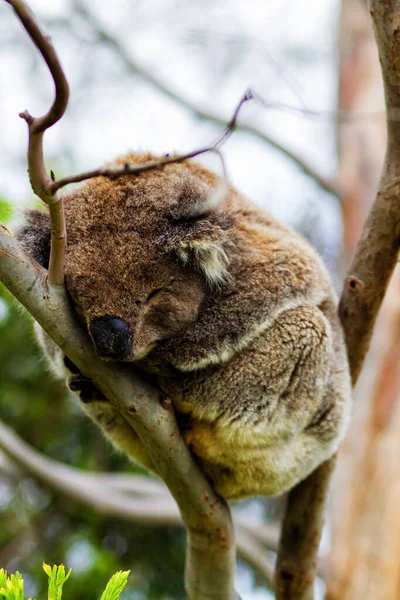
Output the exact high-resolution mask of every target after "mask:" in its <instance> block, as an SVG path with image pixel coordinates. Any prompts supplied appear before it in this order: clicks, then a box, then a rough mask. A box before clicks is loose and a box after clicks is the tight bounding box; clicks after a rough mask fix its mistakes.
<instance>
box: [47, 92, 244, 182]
mask: <svg viewBox="0 0 400 600" xmlns="http://www.w3.org/2000/svg"><path fill="white" fill-rule="evenodd" d="M252 98H253V94H252V92H251V90H247V91H246V92H245V93H244V94H243V96H242V98H241V99H240V100H239V102H238V104H237V106H236V108H235V111H234V113H233V116H232V118H231V120H230V121H229V123H227V124H226V125H225V129H224V131H223V132H222V133H221V134H220V135H219V136H218V138H217V139H216V140H215V141H214V142H213V143H212V144H210V145H209V146H205V147H204V148H199V149H197V150H192V151H191V152H187V153H186V154H172V155H167V156H165V157H164V158H160V159H157V160H151V161H149V162H147V163H141V164H137V165H133V164H129V163H125V164H124V165H120V166H105V167H100V168H98V169H93V170H91V171H86V172H84V173H79V174H78V175H70V176H69V177H63V178H62V179H59V180H58V181H53V183H51V184H50V185H49V187H48V191H49V192H50V193H52V194H55V193H56V192H57V191H58V190H59V189H60V188H62V187H64V186H66V185H68V184H70V183H79V182H81V181H85V180H87V179H92V178H93V177H109V178H110V179H116V178H117V177H123V176H126V175H139V174H140V173H144V172H145V171H153V170H154V169H162V168H163V167H164V166H165V165H168V164H171V163H179V162H183V161H184V160H188V159H189V158H194V157H195V156H200V155H201V154H206V153H207V152H215V153H216V154H217V155H218V156H219V158H220V160H221V163H222V170H223V177H224V179H226V169H225V163H224V159H223V156H222V153H221V152H220V150H219V148H220V146H221V145H222V144H223V143H224V142H225V141H226V140H227V139H228V137H229V136H230V135H231V134H232V133H233V132H234V131H235V129H236V128H237V120H238V117H239V112H240V109H241V108H242V106H243V104H245V102H248V101H249V100H252Z"/></svg>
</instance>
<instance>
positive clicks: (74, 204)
mask: <svg viewBox="0 0 400 600" xmlns="http://www.w3.org/2000/svg"><path fill="white" fill-rule="evenodd" d="M155 158H157V157H155V156H153V155H151V154H134V153H132V154H128V155H126V156H123V157H121V158H119V159H117V160H115V161H114V162H113V163H111V164H113V165H123V164H125V163H127V162H129V163H144V162H147V161H149V160H153V159H155ZM218 185H219V178H218V177H217V176H216V175H215V174H213V173H212V172H210V171H209V170H207V169H205V168H204V167H203V166H201V165H200V164H197V163H196V162H193V161H185V162H183V163H179V164H170V165H168V166H165V167H164V168H163V169H162V170H153V171H148V172H143V173H141V174H139V175H137V176H132V175H126V176H122V177H120V178H117V179H114V180H109V179H107V178H105V177H98V178H95V179H92V180H89V181H87V182H85V183H84V184H82V185H81V186H80V187H78V188H77V189H75V190H74V191H73V192H72V193H69V194H66V196H65V217H66V224H67V234H68V247H67V253H66V262H65V281H66V287H67V290H68V292H69V295H70V298H71V302H72V304H73V306H74V308H75V310H76V313H77V316H78V318H79V319H80V321H81V323H82V325H83V326H84V327H85V328H87V331H88V333H89V335H90V337H91V340H92V342H93V345H94V348H95V351H96V353H97V355H98V357H99V358H100V359H102V360H107V361H124V362H129V363H131V365H132V368H134V369H138V370H139V371H140V372H141V373H142V374H143V376H144V377H145V378H148V379H150V380H151V381H152V382H153V383H155V384H156V385H157V386H158V387H159V388H160V389H161V390H162V393H163V394H164V395H165V396H166V397H168V398H169V399H170V400H171V402H172V404H173V406H174V409H175V412H176V416H177V420H178V424H179V426H180V429H181V431H182V435H183V436H184V439H185V440H186V443H187V444H188V446H189V448H190V449H191V451H192V453H193V455H194V457H195V459H196V461H197V463H198V464H199V466H200V467H201V469H202V470H203V471H204V473H205V474H206V476H207V477H208V478H209V479H210V480H211V482H212V484H213V485H214V488H215V490H216V492H217V493H218V494H220V495H221V496H222V497H224V498H226V499H239V498H243V497H246V496H254V495H266V496H276V495H279V494H282V493H283V492H285V491H287V490H288V489H290V488H291V487H292V486H294V485H295V484H296V483H298V482H299V481H301V480H302V479H304V478H305V477H306V476H307V475H308V474H309V473H310V472H311V471H313V470H314V469H315V468H316V467H317V466H318V465H319V464H320V463H321V462H323V461H325V460H327V459H328V458H329V457H330V456H331V455H332V454H333V453H334V452H335V451H336V449H337V447H338V444H339V442H340V440H341V439H342V437H343V435H344V432H345V429H346V424H347V422H348V419H349V411H350V404H351V386H350V377H349V369H348V363H347V357H346V349H345V344H344V338H343V332H342V329H341V326H340V323H339V319H338V316H337V298H336V295H335V292H334V290H333V287H332V284H331V282H330V278H329V275H328V273H327V270H326V269H325V267H324V265H323V264H322V262H321V260H320V258H319V257H318V256H317V254H316V252H315V251H314V250H313V249H312V248H311V247H310V246H309V244H308V243H307V242H306V241H305V240H304V239H302V238H301V237H300V236H299V235H298V234H297V233H295V232H294V231H293V230H292V229H290V228H289V227H286V226H284V225H282V224H281V223H280V222H279V221H277V220H276V219H275V218H274V217H273V216H271V215H270V214H268V213H267V212H265V211H264V210H262V209H261V208H259V207H258V206H256V205H254V204H252V203H251V202H249V201H248V200H247V199H245V198H244V197H243V196H242V195H241V194H239V193H238V192H237V191H235V190H234V189H232V188H231V187H229V190H228V191H227V193H226V194H225V195H224V197H223V198H222V199H221V201H220V202H219V203H217V202H215V198H216V195H217V194H216V189H218ZM18 237H19V239H20V241H21V243H22V245H23V246H24V248H25V249H26V250H27V251H28V252H29V253H30V254H31V255H32V256H33V257H34V258H35V259H36V260H37V261H38V262H39V263H40V264H41V265H43V266H44V267H47V265H48V260H49V253H50V221H49V218H48V216H47V215H46V214H45V213H42V212H39V211H29V212H28V214H27V219H26V223H25V224H24V226H23V227H22V228H21V229H20V231H19V234H18ZM39 338H40V341H41V344H42V346H43V347H44V349H45V352H46V354H47V356H48V357H49V359H50V361H51V362H52V363H53V364H56V365H58V368H59V367H60V365H61V366H62V367H63V369H64V377H65V372H66V369H67V370H68V371H69V374H70V375H71V374H72V376H71V377H70V378H69V380H68V381H69V387H70V389H72V390H73V391H74V392H75V393H76V394H77V395H78V397H79V400H80V403H81V404H82V406H83V408H84V409H85V410H86V412H87V413H88V414H89V416H90V417H91V418H92V419H93V420H94V421H96V422H97V423H98V424H99V425H100V427H101V428H102V429H103V431H104V432H105V434H106V436H108V438H109V439H110V440H111V441H112V442H113V443H114V445H115V446H116V447H117V448H119V449H120V450H122V451H125V452H126V453H127V454H128V455H129V457H130V458H132V459H133V460H134V461H136V462H138V463H139V464H141V465H143V466H144V467H146V468H147V469H149V470H150V471H153V472H154V471H155V469H154V467H153V465H152V463H151V460H150V458H149V457H148V455H147V453H146V451H145V449H144V447H143V446H142V444H141V442H140V440H139V438H137V437H136V436H135V434H134V433H133V432H132V430H131V428H130V427H129V426H128V425H127V424H126V422H125V420H124V419H123V417H122V415H121V414H119V412H118V411H116V410H115V409H114V408H113V407H112V405H111V404H110V403H109V402H108V401H107V399H106V398H105V397H104V396H103V395H102V394H101V392H100V391H99V390H98V389H97V388H96V387H95V386H94V384H93V383H92V382H91V381H90V380H89V379H88V378H87V377H86V376H85V375H84V374H83V373H80V372H79V371H78V369H76V367H75V366H74V365H73V364H72V362H71V361H70V360H69V359H67V358H63V356H62V353H61V350H59V349H58V348H57V347H56V346H55V344H54V343H53V342H52V341H51V340H50V339H49V338H48V337H47V336H46V335H45V334H44V332H43V331H41V332H39Z"/></svg>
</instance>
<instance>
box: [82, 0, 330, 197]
mask: <svg viewBox="0 0 400 600" xmlns="http://www.w3.org/2000/svg"><path fill="white" fill-rule="evenodd" d="M75 7H76V9H77V11H78V12H79V13H80V14H81V15H82V16H83V17H84V18H85V19H86V20H87V22H88V23H89V24H90V25H91V27H92V29H93V31H94V32H95V33H96V35H97V36H98V38H99V40H101V41H102V42H104V43H106V44H107V45H108V46H109V47H110V48H112V49H113V50H114V52H115V53H116V54H117V55H118V57H119V58H120V59H121V60H122V62H123V63H124V65H125V67H126V68H127V70H128V71H129V72H130V73H132V74H134V75H138V76H139V77H141V78H142V79H143V80H144V81H146V82H147V83H150V84H151V85H152V86H153V87H154V88H156V89H157V90H158V91H160V92H161V93H162V94H164V95H165V96H167V97H168V98H170V99H171V100H173V101H174V102H176V103H177V104H179V105H180V106H182V107H183V108H184V109H186V110H188V111H189V112H191V113H192V114H193V115H194V116H196V117H197V118H199V119H203V120H205V121H209V122H210V123H214V124H215V125H218V126H219V127H221V128H225V127H226V121H224V119H222V118H221V117H219V116H218V115H216V114H214V113H212V112H209V111H206V110H204V108H202V107H200V106H197V105H196V104H195V103H194V102H192V101H191V100H189V99H188V98H184V97H183V96H181V95H180V94H178V93H177V92H175V91H174V90H172V89H171V88H170V87H169V86H168V85H167V84H166V83H165V82H162V81H161V80H160V79H158V78H157V77H156V76H155V75H153V74H152V73H150V72H149V71H147V70H146V69H144V68H143V67H142V66H141V65H139V64H138V63H137V62H135V61H134V60H133V59H132V58H131V56H129V54H128V52H127V50H126V49H125V48H124V47H123V46H122V44H121V43H120V42H119V41H118V40H117V39H116V38H115V37H114V36H113V35H112V34H111V33H109V32H108V31H106V30H105V29H104V27H103V26H102V25H101V24H100V22H99V21H98V20H97V19H96V17H95V15H94V14H93V13H89V11H88V10H87V9H86V7H85V6H84V5H83V3H82V2H79V1H76V2H75ZM236 129H237V131H241V132H242V133H248V134H250V135H252V136H254V137H256V138H258V139H259V140H261V141H262V142H264V143H266V144H268V145H269V146H272V147H273V148H275V149H276V150H278V151H279V152H281V153H282V154H284V155H285V156H286V157H287V158H288V159H289V160H291V161H292V162H294V163H295V164H296V165H297V167H299V169H300V170H301V171H302V172H303V173H304V174H305V175H307V176H308V177H311V178H312V179H314V181H315V182H316V183H317V184H318V185H319V186H320V187H321V188H322V189H323V190H325V191H326V192H329V193H330V194H333V195H334V196H337V197H339V198H340V195H341V194H340V188H339V185H338V182H337V181H335V180H334V179H331V178H328V177H325V176H324V175H323V174H322V173H320V172H319V171H318V170H317V169H316V168H315V167H314V166H313V165H311V164H309V163H307V162H306V161H305V160H304V159H303V158H302V157H301V156H299V155H298V154H296V153H295V152H293V151H292V150H290V149H289V148H286V147H285V146H284V145H283V144H282V143H281V142H279V141H278V140H275V139H274V138H273V137H271V136H270V135H268V134H266V133H264V132H262V131H260V130H259V129H258V128H256V127H254V126H252V125H244V124H240V125H238V126H237V128H236Z"/></svg>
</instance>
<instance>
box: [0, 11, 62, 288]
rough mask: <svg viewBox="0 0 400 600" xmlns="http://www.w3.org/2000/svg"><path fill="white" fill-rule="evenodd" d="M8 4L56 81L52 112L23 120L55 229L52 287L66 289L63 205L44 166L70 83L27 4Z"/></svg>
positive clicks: (32, 175)
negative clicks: (46, 141) (49, 135)
mask: <svg viewBox="0 0 400 600" xmlns="http://www.w3.org/2000/svg"><path fill="white" fill-rule="evenodd" d="M5 1H6V2H8V4H10V5H11V6H12V8H13V9H14V11H15V13H16V15H17V17H18V18H19V20H20V22H21V23H22V25H23V27H24V28H25V30H26V31H27V33H28V35H29V37H30V38H31V40H32V41H33V43H34V44H35V45H36V47H37V48H38V50H39V52H40V53H41V55H42V56H43V59H44V60H45V62H46V64H47V66H48V68H49V71H50V73H51V76H52V77H53V81H54V86H55V99H54V102H53V104H52V106H51V107H50V109H49V111H48V112H47V113H46V114H45V115H43V116H42V117H32V115H30V114H29V112H28V111H25V112H22V113H20V117H21V118H23V119H25V121H26V122H27V125H28V131H29V144H28V172H29V179H30V182H31V186H32V189H33V191H34V192H35V194H37V195H38V196H39V198H40V199H41V200H43V202H45V203H46V204H48V205H49V210H50V218H51V224H52V228H51V252H50V265H49V283H50V284H54V285H62V284H63V282H64V255H65V247H66V231H65V221H64V210H63V201H62V199H60V198H58V197H57V196H56V195H55V193H53V192H52V191H51V190H50V189H49V185H51V183H52V181H51V177H49V176H48V174H47V171H46V167H45V165H44V157H43V136H44V133H45V131H46V130H47V129H48V128H49V127H51V126H52V125H54V124H55V123H57V121H58V120H59V119H61V117H62V116H63V114H64V112H65V110H66V108H67V104H68V96H69V89H68V83H67V80H66V78H65V75H64V72H63V70H62V68H61V65H60V62H59V60H58V57H57V54H56V52H55V50H54V48H53V46H52V44H51V41H50V39H49V38H48V37H46V36H45V35H44V33H43V32H42V31H41V30H40V27H39V25H38V23H37V21H36V19H35V17H34V16H33V14H32V12H31V11H30V9H29V7H28V5H27V4H26V3H25V2H24V1H23V0H5Z"/></svg>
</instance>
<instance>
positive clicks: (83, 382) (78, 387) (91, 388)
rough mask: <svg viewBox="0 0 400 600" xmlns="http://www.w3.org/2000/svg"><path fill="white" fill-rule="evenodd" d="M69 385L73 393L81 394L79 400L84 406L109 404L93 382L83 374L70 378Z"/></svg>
mask: <svg viewBox="0 0 400 600" xmlns="http://www.w3.org/2000/svg"><path fill="white" fill-rule="evenodd" d="M67 385H68V388H69V389H70V390H71V391H72V392H77V393H78V394H79V398H80V400H81V402H83V403H84V404H89V403H90V402H108V400H107V398H106V397H105V396H104V394H102V392H101V391H100V390H99V389H98V388H97V387H96V386H95V385H94V383H92V380H91V379H89V377H86V375H83V373H79V375H73V376H72V377H70V378H69V379H68V381H67Z"/></svg>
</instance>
